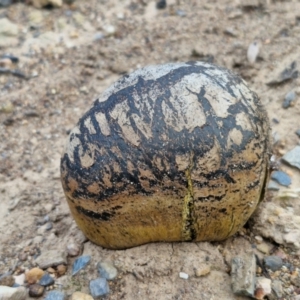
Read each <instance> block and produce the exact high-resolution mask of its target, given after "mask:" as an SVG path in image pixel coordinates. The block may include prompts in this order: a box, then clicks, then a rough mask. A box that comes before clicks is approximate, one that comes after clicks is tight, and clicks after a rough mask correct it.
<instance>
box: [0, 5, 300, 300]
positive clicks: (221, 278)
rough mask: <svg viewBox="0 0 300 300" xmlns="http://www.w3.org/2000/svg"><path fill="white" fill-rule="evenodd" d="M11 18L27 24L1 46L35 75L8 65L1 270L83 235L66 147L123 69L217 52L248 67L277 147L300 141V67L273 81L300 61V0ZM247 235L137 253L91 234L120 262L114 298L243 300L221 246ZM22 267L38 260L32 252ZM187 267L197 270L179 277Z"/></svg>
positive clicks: (97, 252) (219, 58)
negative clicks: (64, 176) (72, 210)
mask: <svg viewBox="0 0 300 300" xmlns="http://www.w3.org/2000/svg"><path fill="white" fill-rule="evenodd" d="M241 2H243V1H241ZM248 2H249V1H248ZM254 2H255V3H258V2H259V1H253V3H254ZM0 17H3V18H7V19H9V20H10V21H11V22H12V23H14V24H16V25H17V28H18V33H17V34H16V35H15V36H12V37H11V40H10V42H11V45H8V44H7V45H6V46H2V48H0V55H3V54H5V53H10V54H12V55H14V56H17V57H18V58H19V62H18V63H17V64H16V65H12V66H9V68H10V69H15V68H16V69H19V70H20V71H21V72H23V73H24V74H25V75H26V77H27V78H26V79H24V78H20V77H17V76H14V75H13V74H4V75H0V107H1V111H0V140H1V142H0V273H4V272H6V271H8V270H16V269H18V267H16V266H17V264H18V262H19V260H18V255H19V254H20V253H21V252H22V251H24V249H25V248H26V247H27V248H26V249H27V250H28V249H35V250H34V251H37V250H36V249H38V251H43V250H45V249H49V248H52V249H64V248H65V246H66V245H67V244H68V243H69V242H70V241H72V240H73V239H75V237H76V235H78V232H77V231H76V225H75V224H74V221H73V220H72V217H71V216H70V214H69V210H68V207H67V204H66V201H65V199H64V195H63V191H62V187H61V184H60V178H59V176H60V174H59V163H60V156H61V153H62V151H63V148H64V145H65V142H66V138H67V134H68V133H69V131H70V130H71V129H72V128H73V127H74V125H75V124H76V122H77V121H78V119H79V117H81V116H82V115H83V113H84V112H85V111H87V110H88V108H89V107H90V106H91V105H92V103H93V100H94V99H95V98H96V97H97V95H99V94H100V93H101V92H102V91H104V89H105V88H107V87H108V86H109V85H110V84H111V83H112V82H114V81H115V80H116V79H117V78H119V77H120V76H121V75H122V74H125V73H128V72H131V71H133V70H135V69H136V68H139V67H141V66H145V65H149V64H158V63H165V62H170V61H190V60H206V61H207V60H208V61H213V62H214V63H216V64H219V65H221V66H225V67H227V68H230V69H232V70H234V71H235V72H237V73H239V74H240V75H241V76H243V78H245V79H246V80H247V82H248V83H249V86H250V87H251V88H252V89H253V90H254V91H256V92H257V93H258V95H259V97H260V98H261V100H262V102H263V104H264V105H265V106H266V108H267V110H268V114H269V118H270V123H271V126H272V132H273V133H274V134H275V137H276V140H278V142H277V144H276V146H275V147H274V153H275V154H276V155H277V157H280V156H282V155H283V154H284V153H285V152H287V151H288V150H290V149H292V148H293V147H295V146H296V145H297V144H298V143H299V137H297V135H296V134H295V131H296V130H297V129H300V122H299V115H300V101H297V100H296V102H295V105H294V106H293V107H290V108H288V109H283V108H282V102H283V99H284V96H285V95H286V93H288V92H289V91H291V90H296V91H297V92H298V93H299V92H300V91H299V87H300V77H299V78H294V79H291V80H288V81H286V82H284V83H281V84H277V85H268V84H267V83H268V82H270V81H272V80H274V79H276V78H278V74H280V72H282V71H283V70H284V69H286V68H289V67H290V65H291V63H292V62H294V61H296V62H298V66H296V69H297V68H298V70H299V68H300V44H299V36H300V2H299V1H266V3H262V4H261V5H257V6H254V7H245V6H243V5H241V3H240V2H239V1H227V0H222V1H192V0H191V1H172V2H171V1H169V2H168V5H167V7H166V8H165V9H162V10H157V9H156V8H155V2H149V3H147V1H142V0H141V1H116V0H113V1H95V0H91V1H79V0H78V1H76V2H75V4H73V6H71V7H69V6H67V5H64V6H63V7H62V8H59V9H51V10H49V9H44V10H36V9H34V8H33V7H32V6H28V5H25V4H22V3H18V4H15V5H12V6H10V7H8V8H3V9H1V10H0ZM254 41H256V42H257V43H258V44H259V46H260V51H259V54H258V57H257V60H256V62H255V63H252V64H251V63H249V62H248V60H247V49H248V46H249V45H250V44H251V43H253V42H254ZM297 97H298V98H299V94H298V95H297ZM274 119H276V120H274ZM282 169H283V170H285V171H287V172H288V173H289V174H290V176H291V177H292V186H291V188H297V187H299V186H300V172H299V171H297V170H296V169H292V168H289V167H287V166H285V165H283V166H282ZM270 197H271V196H270ZM45 215H49V216H50V219H51V220H52V223H53V228H52V229H51V230H50V231H47V232H41V230H40V231H38V230H39V226H38V225H37V221H38V220H40V219H41V218H43V217H44V216H45ZM246 235H248V238H246V239H245V241H244V243H243V245H244V246H243V247H244V248H243V247H241V249H239V251H240V252H243V251H246V250H248V247H249V248H250V247H251V243H250V241H251V238H252V236H253V234H252V235H251V229H250V230H246ZM37 236H40V237H41V239H40V240H39V239H37ZM240 238H241V237H239V236H237V237H234V238H232V239H230V241H226V242H224V243H218V244H210V243H198V244H188V243H179V244H176V243H174V244H152V245H145V246H142V247H137V248H133V249H130V250H126V251H107V250H104V249H102V248H101V247H96V246H94V245H92V244H91V243H90V242H88V243H86V244H85V247H84V253H92V254H93V261H94V262H97V261H98V260H100V259H103V257H105V258H107V259H110V260H113V261H114V262H115V263H117V264H118V265H119V268H120V270H121V275H120V278H119V279H118V281H117V282H115V283H113V284H112V285H111V290H112V292H111V294H110V296H109V297H108V299H134V298H135V299H239V298H238V297H235V296H233V294H232V293H231V290H230V276H229V275H228V265H227V264H226V260H224V257H223V254H222V251H221V250H220V249H227V247H229V248H228V249H232V248H230V247H231V246H230V244H231V243H234V239H240ZM37 241H38V242H39V243H38V244H37ZM248 241H249V242H248ZM271 242H272V241H271ZM34 251H33V256H34V254H35V253H36V252H34ZM230 251H231V250H230ZM232 251H233V252H235V250H232ZM207 256H209V258H207ZM204 261H211V262H212V263H211V268H212V271H211V273H210V274H209V275H208V276H207V277H205V278H201V279H199V278H195V276H193V274H194V271H193V269H194V268H195V267H197V266H199V265H201V263H203V262H204ZM70 263H71V260H70ZM21 266H22V267H19V268H21V269H22V268H24V269H26V268H30V267H31V266H32V264H31V261H30V259H29V260H28V261H26V262H22V263H21ZM180 271H184V272H186V273H188V274H189V275H191V280H187V281H185V280H182V279H180V278H179V277H178V273H179V272H180ZM87 274H88V275H86V277H84V278H81V279H82V281H81V287H82V290H84V291H88V286H87V279H88V278H89V276H93V274H94V273H93V271H92V268H91V270H90V271H89V272H87ZM139 274H140V275H139ZM81 279H78V280H81ZM66 280H67V279H66ZM68 292H69V293H71V292H72V286H69V290H68Z"/></svg>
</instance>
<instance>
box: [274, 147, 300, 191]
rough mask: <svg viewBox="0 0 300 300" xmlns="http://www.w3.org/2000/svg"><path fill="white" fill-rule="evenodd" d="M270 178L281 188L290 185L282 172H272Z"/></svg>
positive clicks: (289, 181)
mask: <svg viewBox="0 0 300 300" xmlns="http://www.w3.org/2000/svg"><path fill="white" fill-rule="evenodd" d="M299 149H300V147H299ZM271 178H272V179H274V180H276V181H277V182H278V183H279V184H281V185H283V186H289V185H290V184H291V183H292V181H291V178H290V176H289V175H288V174H286V173H285V172H283V171H275V172H273V173H272V175H271Z"/></svg>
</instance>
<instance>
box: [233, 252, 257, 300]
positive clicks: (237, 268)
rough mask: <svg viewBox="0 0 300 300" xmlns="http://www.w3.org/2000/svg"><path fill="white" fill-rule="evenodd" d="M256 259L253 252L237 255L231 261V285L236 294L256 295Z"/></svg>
mask: <svg viewBox="0 0 300 300" xmlns="http://www.w3.org/2000/svg"><path fill="white" fill-rule="evenodd" d="M255 273H256V260H255V256H254V254H253V253H246V254H244V255H243V256H236V257H234V258H233V259H232V262H231V287H232V290H233V292H234V294H237V295H243V296H250V297H253V296H254V288H255Z"/></svg>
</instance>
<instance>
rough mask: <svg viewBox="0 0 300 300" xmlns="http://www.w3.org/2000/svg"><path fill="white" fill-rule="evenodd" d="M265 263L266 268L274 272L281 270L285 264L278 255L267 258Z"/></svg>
mask: <svg viewBox="0 0 300 300" xmlns="http://www.w3.org/2000/svg"><path fill="white" fill-rule="evenodd" d="M264 263H265V266H266V268H268V269H270V270H272V271H273V272H275V271H277V270H280V269H281V267H282V264H283V262H282V259H281V258H280V257H279V256H276V255H271V256H267V257H265V258H264Z"/></svg>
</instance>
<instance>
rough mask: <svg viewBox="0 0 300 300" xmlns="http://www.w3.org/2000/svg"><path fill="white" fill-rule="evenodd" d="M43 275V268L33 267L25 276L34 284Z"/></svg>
mask: <svg viewBox="0 0 300 300" xmlns="http://www.w3.org/2000/svg"><path fill="white" fill-rule="evenodd" d="M43 275H44V271H43V270H42V269H40V268H33V269H31V270H29V271H28V272H27V273H26V274H25V278H26V281H27V282H28V283H29V284H34V283H36V282H38V281H39V280H40V279H41V278H42V276H43Z"/></svg>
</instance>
